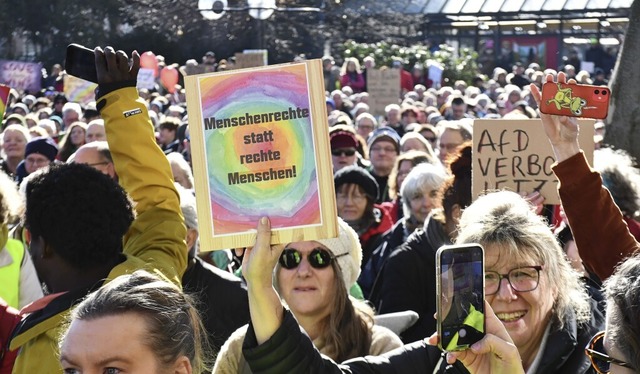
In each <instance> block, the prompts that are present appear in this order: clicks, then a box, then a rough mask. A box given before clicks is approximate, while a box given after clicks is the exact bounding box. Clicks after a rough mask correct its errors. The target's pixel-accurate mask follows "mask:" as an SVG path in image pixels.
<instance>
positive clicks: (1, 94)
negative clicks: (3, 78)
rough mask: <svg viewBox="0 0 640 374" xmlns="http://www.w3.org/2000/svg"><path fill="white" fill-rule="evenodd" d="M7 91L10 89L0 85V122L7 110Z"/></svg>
mask: <svg viewBox="0 0 640 374" xmlns="http://www.w3.org/2000/svg"><path fill="white" fill-rule="evenodd" d="M9 91H11V87H9V86H5V85H4V84H0V121H2V118H4V112H5V111H6V110H7V102H8V100H9Z"/></svg>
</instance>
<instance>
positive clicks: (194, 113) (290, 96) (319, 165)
mask: <svg viewBox="0 0 640 374" xmlns="http://www.w3.org/2000/svg"><path fill="white" fill-rule="evenodd" d="M323 82H324V78H323V76H322V63H321V61H320V60H311V61H305V62H304V63H300V64H288V65H274V66H269V67H263V68H254V69H245V70H232V71H226V72H218V73H209V74H202V75H194V76H187V77H186V78H185V83H186V86H185V88H186V92H187V107H188V110H189V130H190V134H191V151H192V162H193V169H194V177H195V186H196V187H195V191H196V202H197V207H198V219H199V227H200V240H201V250H204V251H208V250H213V249H222V248H238V247H246V246H251V245H253V244H254V243H255V228H256V227H257V222H258V220H259V219H260V218H261V217H264V216H267V217H269V218H270V220H271V227H272V230H273V234H272V238H271V242H272V243H289V242H293V241H301V240H313V239H319V238H330V237H336V236H337V234H338V229H337V218H336V217H337V213H336V203H335V192H334V187H333V172H332V166H331V159H330V157H329V155H330V153H329V150H330V146H329V135H328V127H327V111H326V107H325V98H324V88H323V87H324V85H323Z"/></svg>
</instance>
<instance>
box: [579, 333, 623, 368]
mask: <svg viewBox="0 0 640 374" xmlns="http://www.w3.org/2000/svg"><path fill="white" fill-rule="evenodd" d="M603 352H604V331H600V332H599V333H597V334H595V335H594V336H593V338H591V341H590V342H589V344H588V345H587V347H586V348H585V349H584V353H586V355H587V356H588V357H589V360H591V365H592V366H593V368H594V369H596V371H597V372H598V373H600V374H605V373H608V372H609V370H610V366H611V364H614V365H618V366H622V367H626V368H630V369H632V370H636V369H635V368H634V367H633V366H632V365H631V364H629V363H626V362H624V361H621V360H618V359H615V358H613V357H609V355H607V354H606V353H603Z"/></svg>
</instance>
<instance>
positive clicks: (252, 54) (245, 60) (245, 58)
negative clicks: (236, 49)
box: [233, 49, 268, 69]
mask: <svg viewBox="0 0 640 374" xmlns="http://www.w3.org/2000/svg"><path fill="white" fill-rule="evenodd" d="M267 53H268V52H267V50H266V49H246V50H244V51H243V52H242V53H236V54H235V58H236V63H235V65H234V66H233V68H234V69H245V68H254V67H260V66H265V65H267Z"/></svg>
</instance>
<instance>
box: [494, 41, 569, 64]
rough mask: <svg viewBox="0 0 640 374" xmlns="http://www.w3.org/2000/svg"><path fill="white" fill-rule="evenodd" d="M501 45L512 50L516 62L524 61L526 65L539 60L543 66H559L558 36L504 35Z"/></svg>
mask: <svg viewBox="0 0 640 374" xmlns="http://www.w3.org/2000/svg"><path fill="white" fill-rule="evenodd" d="M501 47H502V48H503V49H504V48H506V49H509V50H512V51H513V54H514V62H518V61H519V62H522V64H523V65H524V66H525V67H526V66H528V65H529V64H530V63H532V62H537V63H538V64H540V66H542V67H543V68H551V69H557V68H558V65H559V55H558V51H559V46H558V38H557V37H555V36H547V37H545V36H513V37H503V38H501Z"/></svg>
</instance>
